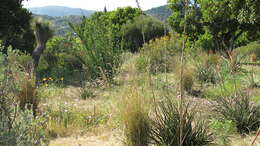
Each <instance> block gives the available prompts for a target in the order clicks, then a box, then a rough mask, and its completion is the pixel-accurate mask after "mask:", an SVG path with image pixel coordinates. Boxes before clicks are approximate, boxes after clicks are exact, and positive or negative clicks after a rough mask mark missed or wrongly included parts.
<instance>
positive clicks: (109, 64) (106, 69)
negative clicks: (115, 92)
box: [70, 18, 121, 81]
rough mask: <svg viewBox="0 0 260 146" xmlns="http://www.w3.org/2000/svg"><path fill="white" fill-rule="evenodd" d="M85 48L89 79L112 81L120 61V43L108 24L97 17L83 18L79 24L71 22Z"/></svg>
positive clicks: (85, 63)
mask: <svg viewBox="0 0 260 146" xmlns="http://www.w3.org/2000/svg"><path fill="white" fill-rule="evenodd" d="M70 26H71V28H72V29H73V30H74V32H75V33H76V34H77V36H78V37H79V38H80V40H81V43H82V47H83V49H84V50H85V58H84V59H85V62H84V65H85V68H86V75H87V78H88V79H90V80H91V79H92V80H95V79H98V78H102V79H103V80H106V81H111V80H112V78H113V76H114V73H115V72H116V68H117V67H118V66H119V63H120V52H121V51H120V50H121V49H120V45H116V44H115V43H114V42H113V38H112V37H111V36H112V34H111V33H112V31H111V30H109V27H108V24H107V23H106V22H104V21H103V20H101V19H100V18H97V19H94V20H92V19H88V18H85V19H84V18H83V22H82V23H81V24H79V25H74V24H70Z"/></svg>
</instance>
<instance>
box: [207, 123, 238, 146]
mask: <svg viewBox="0 0 260 146" xmlns="http://www.w3.org/2000/svg"><path fill="white" fill-rule="evenodd" d="M210 127H211V129H213V131H214V133H215V135H216V136H217V137H216V138H217V139H216V143H217V145H220V146H228V145H230V140H229V137H228V135H230V134H233V133H235V132H236V131H237V129H236V125H235V124H234V123H233V122H232V121H231V120H221V119H213V120H212V121H211V123H210Z"/></svg>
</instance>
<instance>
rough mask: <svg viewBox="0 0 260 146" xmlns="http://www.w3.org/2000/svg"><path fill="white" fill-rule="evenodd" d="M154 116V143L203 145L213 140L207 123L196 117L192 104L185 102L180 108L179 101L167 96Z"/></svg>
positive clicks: (152, 137)
mask: <svg viewBox="0 0 260 146" xmlns="http://www.w3.org/2000/svg"><path fill="white" fill-rule="evenodd" d="M153 117H154V118H153V119H152V130H151V139H152V143H153V144H156V145H167V146H191V145H199V146H202V145H207V144H209V143H211V142H212V140H213V139H212V134H211V133H210V132H209V130H208V127H207V125H206V123H205V122H204V121H197V120H196V119H195V111H194V110H191V106H190V104H187V103H183V105H182V108H179V105H178V104H177V103H175V102H174V101H173V100H172V99H170V98H169V97H167V98H166V99H165V100H164V101H162V102H160V103H158V105H157V107H156V109H155V115H154V116H153ZM180 123H182V124H180ZM180 139H181V140H180ZM180 141H182V142H181V143H180Z"/></svg>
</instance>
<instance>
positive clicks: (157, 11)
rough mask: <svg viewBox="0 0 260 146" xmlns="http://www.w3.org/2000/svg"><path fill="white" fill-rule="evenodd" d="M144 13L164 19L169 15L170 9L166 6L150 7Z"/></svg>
mask: <svg viewBox="0 0 260 146" xmlns="http://www.w3.org/2000/svg"><path fill="white" fill-rule="evenodd" d="M145 13H147V14H149V15H151V16H153V17H155V18H157V19H159V20H161V21H166V20H167V18H168V17H169V16H171V14H172V10H171V9H169V8H168V6H160V7H156V8H152V9H150V10H147V11H145Z"/></svg>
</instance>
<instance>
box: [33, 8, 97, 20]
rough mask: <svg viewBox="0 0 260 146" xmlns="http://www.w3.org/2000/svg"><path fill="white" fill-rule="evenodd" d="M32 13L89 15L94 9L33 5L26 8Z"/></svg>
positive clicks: (53, 15)
mask: <svg viewBox="0 0 260 146" xmlns="http://www.w3.org/2000/svg"><path fill="white" fill-rule="evenodd" d="M28 9H29V10H30V11H31V12H32V13H33V14H36V15H48V16H52V17H55V16H70V15H79V16H82V15H85V16H90V15H91V14H93V13H94V12H95V11H92V10H84V9H80V8H69V7H63V6H45V7H34V8H28Z"/></svg>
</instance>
